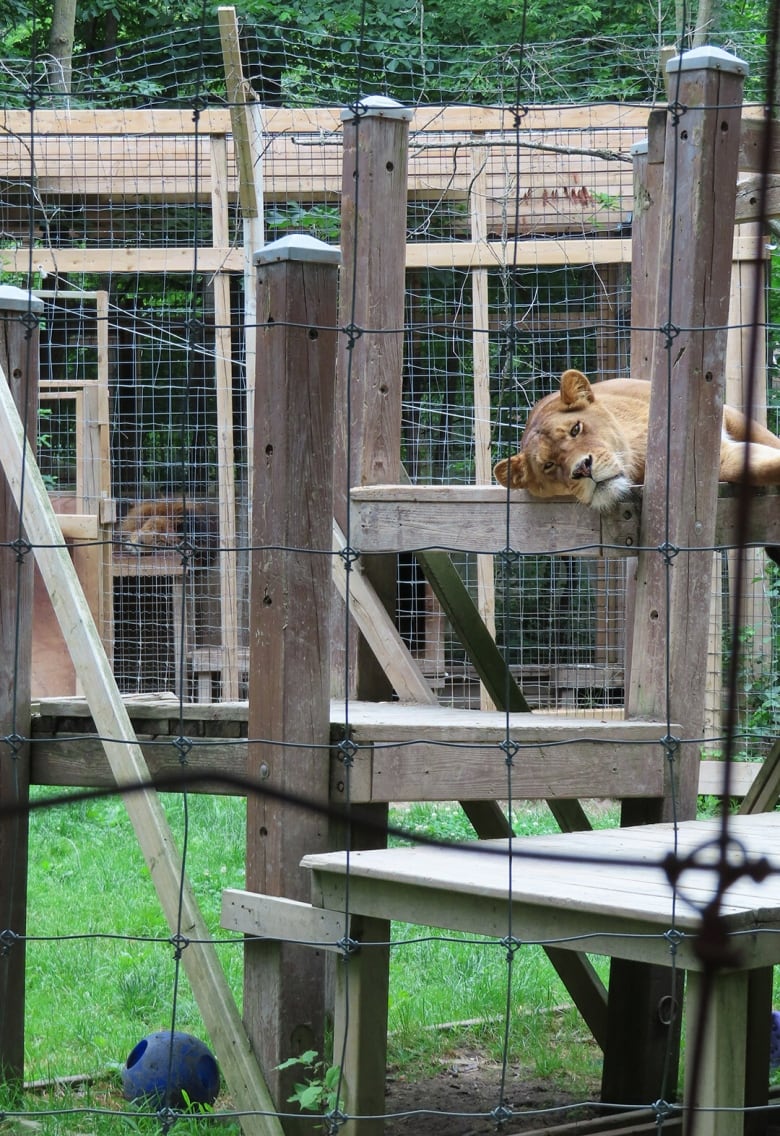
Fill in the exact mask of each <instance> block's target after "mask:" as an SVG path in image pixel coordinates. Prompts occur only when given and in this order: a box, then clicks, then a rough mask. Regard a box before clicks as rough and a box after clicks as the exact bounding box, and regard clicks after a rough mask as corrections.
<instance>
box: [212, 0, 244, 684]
mask: <svg viewBox="0 0 780 1136" xmlns="http://www.w3.org/2000/svg"><path fill="white" fill-rule="evenodd" d="M220 11H222V10H220ZM211 222H212V237H213V241H214V244H215V245H219V246H224V245H226V244H227V243H228V241H229V237H230V233H229V224H228V203H227V146H226V143H225V138H224V135H214V136H213V137H212V140H211ZM213 288H214V387H215V398H216V408H217V489H218V497H219V614H220V628H219V636H220V642H221V646H222V669H221V675H220V677H221V692H220V697H221V698H224V699H226V700H227V701H229V702H232V701H234V700H235V699H236V698H238V686H239V674H238V634H239V631H238V628H239V614H238V602H239V601H238V565H237V552H236V548H237V547H238V537H237V534H236V472H235V471H236V462H235V445H234V441H233V420H234V412H233V342H232V325H233V319H232V313H231V308H230V278H229V276H228V274H227V273H226V272H218V273H217V274H216V275H215V276H214V280H213Z"/></svg>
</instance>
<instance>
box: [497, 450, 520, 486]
mask: <svg viewBox="0 0 780 1136" xmlns="http://www.w3.org/2000/svg"><path fill="white" fill-rule="evenodd" d="M493 473H494V475H495V478H496V481H499V482H500V483H501V484H502V485H508V486H509V488H510V489H522V488H523V486H524V485H525V484H526V467H525V454H513V455H512V457H511V458H503V459H502V460H501V461H500V462H498V463H497V464H496V466H495V468H494V469H493Z"/></svg>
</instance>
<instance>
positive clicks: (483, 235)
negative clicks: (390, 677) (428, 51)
mask: <svg viewBox="0 0 780 1136" xmlns="http://www.w3.org/2000/svg"><path fill="white" fill-rule="evenodd" d="M471 161H472V177H471V179H470V182H469V185H470V213H471V237H472V240H475V241H484V240H486V239H487V235H488V221H487V204H486V198H487V193H488V184H487V176H486V173H485V167H486V165H487V157H486V156H485V154H483V153H478V154H474V152H473V151H472V154H471ZM471 292H472V303H471V308H472V325H473V331H472V353H473V371H474V472H475V480H476V482H477V484H478V485H490V484H492V482H493V460H492V458H493V454H492V417H493V415H492V405H491V397H490V336H489V332H488V328H489V325H490V319H489V315H488V310H489V304H488V274H487V272H486V270H485V269H484V268H477V269H475V270H474V271H473V272H472V273H471ZM477 608H478V610H479V613H480V615H481V617H482V621H483V622H484V624H485V626H486V627H487V629H488V631H489V632H490V634H491V635H492V637H493V638H494V639H495V637H496V589H495V579H494V573H493V557H492V556H477ZM480 700H481V705H482V709H483V710H492V709H493V708H494V707H495V702H493V700H492V698H491V697H490V694H489V693H488V691H487V690H486V688H485V686H484V684H482V685H481V687H480Z"/></svg>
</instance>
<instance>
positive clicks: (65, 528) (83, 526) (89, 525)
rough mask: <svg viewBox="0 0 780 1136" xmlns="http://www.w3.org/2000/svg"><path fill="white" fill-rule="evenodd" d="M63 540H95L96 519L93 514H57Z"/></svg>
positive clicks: (96, 532) (96, 531) (96, 533)
mask: <svg viewBox="0 0 780 1136" xmlns="http://www.w3.org/2000/svg"><path fill="white" fill-rule="evenodd" d="M57 520H58V521H59V525H60V531H61V532H62V536H63V539H64V540H97V537H98V519H97V516H96V515H95V514H94V513H57Z"/></svg>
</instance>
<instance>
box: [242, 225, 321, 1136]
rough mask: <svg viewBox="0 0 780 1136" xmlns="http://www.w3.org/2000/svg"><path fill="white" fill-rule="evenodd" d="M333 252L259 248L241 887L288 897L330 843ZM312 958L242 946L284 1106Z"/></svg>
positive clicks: (251, 1014)
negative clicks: (313, 853) (312, 853)
mask: <svg viewBox="0 0 780 1136" xmlns="http://www.w3.org/2000/svg"><path fill="white" fill-rule="evenodd" d="M339 260H340V256H339V252H338V250H337V249H334V248H329V247H328V246H326V245H324V244H323V243H322V242H321V241H315V240H313V239H312V238H310V237H306V236H295V237H288V238H286V239H283V240H281V241H276V242H274V243H273V244H271V245H267V246H266V247H265V249H263V250H262V251H261V252H260V253H258V256H257V293H258V298H257V310H258V313H259V316H260V327H259V328H258V341H257V371H256V401H255V418H254V433H255V450H254V453H255V470H254V479H253V480H254V486H255V490H254V501H253V510H252V540H251V544H252V553H251V588H250V603H249V736H250V737H251V738H253V739H263V741H262V742H261V741H255V742H253V744H251V745H250V747H249V753H248V767H249V773H250V776H251V777H252V778H253V779H256V780H257V781H258V782H264V783H265V784H266V785H267V786H268V787H269V789H277V790H279V791H281V792H282V793H284V794H286V796H287V800H286V801H284V802H283V801H280V800H278V799H274V798H272V797H269V796H267V795H265V794H262V793H255V794H252V795H251V796H250V797H249V799H248V801H247V852H246V885H247V888H248V889H250V890H252V891H256V892H260V893H262V894H267V895H277V896H286V897H288V898H291V899H299V900H303V899H304V898H305V896H307V895H308V880H307V878H306V875H305V873H304V872H303V871H302V870H301V868H300V858H301V852H302V850H305V849H307V848H319V849H324V848H326V847H327V846H328V819H327V816H326V815H325V814H326V810H327V805H328V791H329V767H328V761H327V758H326V755H327V752H328V746H329V743H330V701H329V699H330V691H329V686H330V671H329V646H330V638H331V602H330V599H331V595H332V591H333V588H332V583H331V553H330V549H331V542H332V539H333V534H332V517H333V514H332V507H331V502H332V500H333V461H332V455H333V434H334V413H335V402H334V389H333V388H334V372H335V360H336V339H337V332H336V324H337V321H336V295H337V281H338V265H339ZM302 485H305V486H306V492H305V493H304V492H301V487H302ZM292 755H294V757H293V756H292ZM291 801H311V802H313V803H314V804H315V805H317V806H319V807H320V809H319V811H315V810H313V809H310V808H306V807H304V806H302V805H299V804H292V803H291ZM321 964H322V960H321V959H320V960H317V959H316V957H313V956H312V955H311V953H307V952H304V951H303V950H302V948H296V947H295V946H294V945H293V944H289V943H282V944H266V943H253V944H248V945H247V948H246V951H245V955H244V1020H245V1021H246V1023H247V1029H248V1032H249V1035H250V1037H251V1039H252V1045H253V1047H254V1051H255V1052H256V1053H257V1054H258V1055H259V1057H260V1060H261V1061H262V1065H263V1068H264V1069H265V1071H266V1075H267V1077H268V1080H269V1084H270V1087H271V1091H272V1094H273V1096H274V1099H275V1100H276V1101H277V1104H278V1106H279V1109H280V1110H281V1111H283V1110H284V1105H285V1102H286V1100H287V1099H288V1097H289V1096H290V1094H291V1093H292V1091H293V1085H294V1071H293V1070H292V1069H285V1070H281V1069H279V1065H280V1064H281V1063H282V1062H284V1061H285V1060H286V1059H287V1058H288V1057H290V1056H295V1055H296V1053H300V1052H302V1051H303V1050H305V1049H310V1048H311V1049H316V1050H317V1051H318V1052H322V1046H323V1044H324V1013H325V1007H324V982H325V974H324V968H323V967H322V965H321ZM293 1038H295V1039H296V1040H295V1043H294V1044H295V1046H296V1049H295V1051H293V1052H292V1053H291V1052H290V1045H291V1044H293V1042H292V1040H291V1039H293ZM294 1127H296V1128H297V1127H298V1126H294ZM287 1130H288V1136H289V1133H290V1122H289V1121H288V1122H287Z"/></svg>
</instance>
